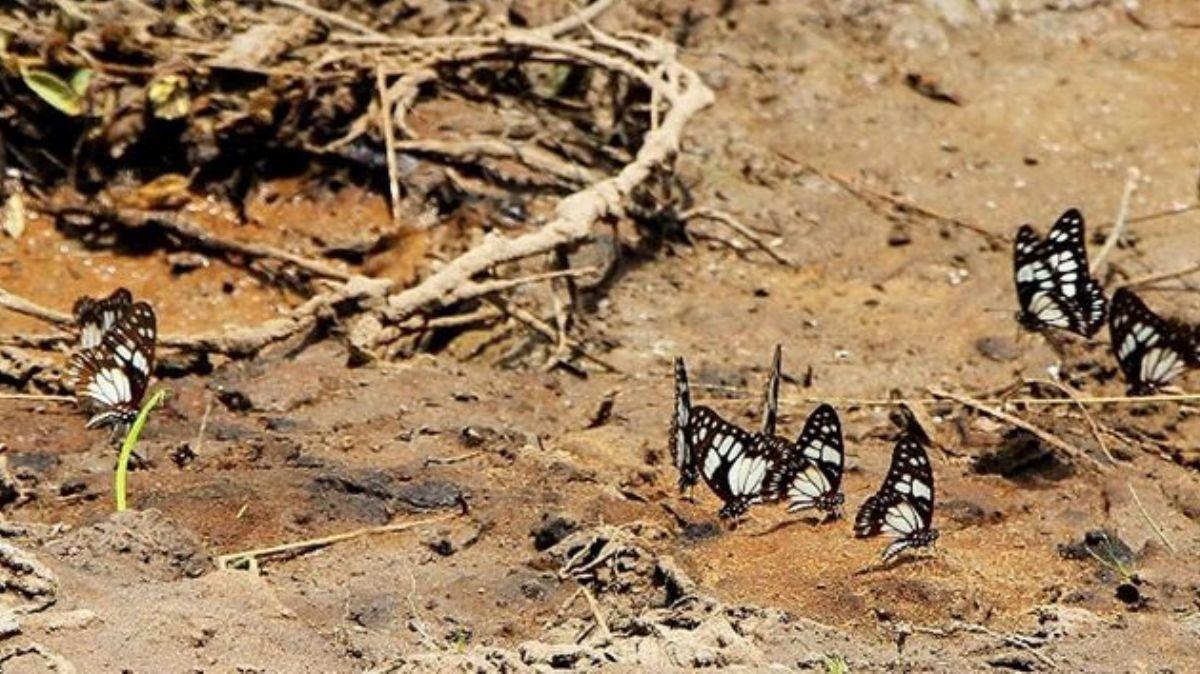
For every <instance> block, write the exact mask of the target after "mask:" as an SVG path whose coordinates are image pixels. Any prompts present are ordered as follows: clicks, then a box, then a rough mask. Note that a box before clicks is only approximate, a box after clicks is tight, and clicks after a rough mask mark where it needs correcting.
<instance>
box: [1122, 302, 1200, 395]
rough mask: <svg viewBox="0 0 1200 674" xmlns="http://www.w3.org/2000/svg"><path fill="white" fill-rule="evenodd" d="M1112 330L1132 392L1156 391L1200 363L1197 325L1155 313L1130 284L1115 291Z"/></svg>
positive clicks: (1142, 393)
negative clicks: (1131, 288)
mask: <svg viewBox="0 0 1200 674" xmlns="http://www.w3.org/2000/svg"><path fill="white" fill-rule="evenodd" d="M1108 332H1109V336H1110V338H1111V339H1112V350H1113V353H1114V354H1115V355H1116V356H1117V362H1118V363H1119V364H1120V365H1121V373H1122V374H1123V375H1124V376H1125V383H1126V384H1128V386H1129V393H1130V394H1132V395H1146V394H1150V393H1153V392H1154V391H1155V390H1156V389H1158V388H1159V387H1161V386H1163V385H1165V384H1166V383H1167V382H1169V381H1171V380H1172V379H1174V378H1175V377H1177V376H1179V375H1180V374H1182V373H1183V372H1184V370H1186V369H1187V368H1189V367H1196V366H1197V365H1200V353H1197V346H1198V344H1197V341H1198V340H1197V330H1196V328H1194V327H1192V326H1189V325H1186V324H1184V323H1182V322H1180V321H1177V320H1174V319H1170V318H1163V317H1162V316H1159V315H1158V314H1155V313H1154V312H1153V311H1151V310H1150V308H1149V307H1147V306H1146V304H1145V302H1143V301H1142V300H1141V298H1139V297H1138V296H1137V295H1135V294H1133V292H1132V291H1130V290H1129V289H1128V288H1118V289H1117V291H1116V292H1115V293H1113V301H1112V310H1111V312H1110V313H1109V316H1108Z"/></svg>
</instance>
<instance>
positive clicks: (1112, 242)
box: [1088, 166, 1141, 276]
mask: <svg viewBox="0 0 1200 674" xmlns="http://www.w3.org/2000/svg"><path fill="white" fill-rule="evenodd" d="M1139 177H1141V173H1140V172H1139V171H1138V170H1137V168H1136V167H1133V166H1131V167H1129V170H1128V172H1127V173H1126V176H1125V191H1123V192H1122V193H1121V205H1120V206H1119V207H1118V208H1117V220H1116V224H1115V225H1113V228H1112V231H1110V232H1109V233H1108V238H1107V239H1105V240H1104V247H1103V248H1101V249H1100V252H1099V253H1096V257H1094V258H1092V265H1091V268H1090V269H1089V270H1088V271H1089V272H1090V273H1091V274H1092V275H1093V276H1095V275H1096V274H1097V272H1098V271H1099V270H1100V265H1102V264H1104V260H1105V258H1107V257H1108V254H1109V253H1111V252H1112V249H1113V248H1114V247H1116V245H1117V242H1118V241H1120V240H1121V235H1122V234H1123V233H1124V232H1125V225H1126V224H1128V218H1129V200H1130V198H1131V197H1132V196H1133V191H1134V190H1135V189H1137V183H1138V178H1139Z"/></svg>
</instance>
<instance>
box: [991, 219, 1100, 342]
mask: <svg viewBox="0 0 1200 674" xmlns="http://www.w3.org/2000/svg"><path fill="white" fill-rule="evenodd" d="M1013 277H1014V279H1015V281H1016V285H1017V301H1018V302H1019V303H1020V310H1019V311H1018V312H1017V320H1018V321H1019V322H1020V323H1021V325H1023V326H1025V327H1026V328H1028V329H1030V330H1044V329H1045V328H1058V329H1061V330H1068V331H1070V332H1074V333H1076V334H1079V335H1082V336H1084V337H1091V336H1092V335H1094V334H1096V332H1097V331H1098V330H1099V329H1100V326H1101V325H1103V324H1104V316H1105V312H1106V309H1107V304H1108V302H1107V300H1106V299H1105V297H1104V291H1103V290H1102V289H1101V288H1100V284H1099V283H1097V282H1096V279H1094V278H1092V276H1091V274H1090V273H1089V271H1088V258H1087V246H1086V245H1085V243H1084V225H1083V215H1082V214H1080V212H1079V211H1078V210H1076V209H1074V208H1072V209H1069V210H1068V211H1067V212H1065V213H1063V214H1062V215H1061V216H1060V217H1059V218H1058V222H1056V223H1054V227H1052V228H1051V229H1050V233H1049V234H1047V235H1046V238H1045V239H1041V238H1039V237H1038V235H1037V234H1036V233H1035V232H1034V231H1033V227H1031V226H1029V225H1021V228H1020V229H1018V230H1017V239H1016V243H1015V245H1014V248H1013Z"/></svg>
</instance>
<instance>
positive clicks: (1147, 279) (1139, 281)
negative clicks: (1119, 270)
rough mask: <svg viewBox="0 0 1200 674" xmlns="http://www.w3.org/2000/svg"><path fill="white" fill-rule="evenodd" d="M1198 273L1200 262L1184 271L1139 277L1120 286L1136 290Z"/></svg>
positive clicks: (1178, 270)
mask: <svg viewBox="0 0 1200 674" xmlns="http://www.w3.org/2000/svg"><path fill="white" fill-rule="evenodd" d="M1196 272H1200V262H1198V263H1196V264H1193V265H1191V266H1188V267H1184V268H1183V269H1177V270H1175V271H1166V272H1159V273H1155V274H1147V275H1146V276H1139V277H1137V278H1134V279H1130V280H1128V281H1126V282H1125V283H1121V284H1119V285H1120V286H1124V287H1127V288H1136V287H1138V286H1146V285H1150V284H1151V283H1159V282H1161V281H1169V280H1171V279H1176V278H1181V277H1184V276H1189V275H1191V274H1195V273H1196Z"/></svg>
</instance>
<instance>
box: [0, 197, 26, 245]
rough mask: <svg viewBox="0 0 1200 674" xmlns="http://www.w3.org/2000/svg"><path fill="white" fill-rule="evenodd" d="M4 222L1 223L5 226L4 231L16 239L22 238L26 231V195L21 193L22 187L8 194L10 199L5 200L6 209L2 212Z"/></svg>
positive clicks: (0, 223) (0, 215)
mask: <svg viewBox="0 0 1200 674" xmlns="http://www.w3.org/2000/svg"><path fill="white" fill-rule="evenodd" d="M0 217H2V218H3V222H0V225H2V226H3V227H4V232H5V233H6V234H8V235H9V236H11V237H12V238H14V239H19V238H21V235H22V234H24V233H25V222H26V218H25V196H24V195H23V194H22V193H21V190H20V188H17V189H15V190H13V191H12V194H10V195H8V199H7V200H6V201H5V202H4V211H3V213H0Z"/></svg>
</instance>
